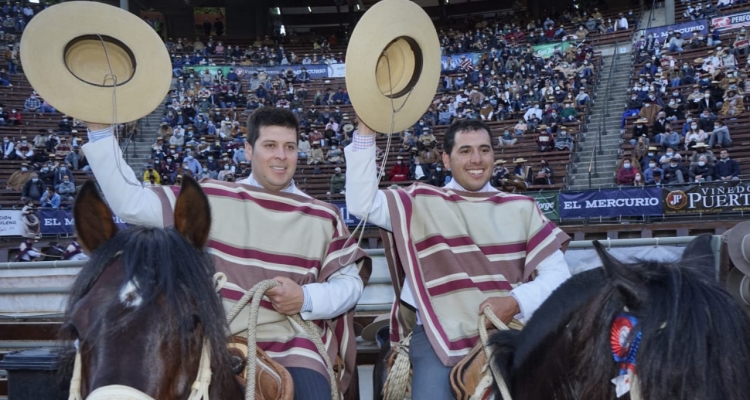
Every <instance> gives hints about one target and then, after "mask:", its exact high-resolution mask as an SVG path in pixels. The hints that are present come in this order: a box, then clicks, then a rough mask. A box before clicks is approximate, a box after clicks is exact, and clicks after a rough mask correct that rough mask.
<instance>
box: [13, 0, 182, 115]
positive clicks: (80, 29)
mask: <svg viewBox="0 0 750 400" xmlns="http://www.w3.org/2000/svg"><path fill="white" fill-rule="evenodd" d="M92 16H93V17H92ZM21 63H22V64H23V70H24V74H25V75H26V78H28V80H29V82H31V85H32V86H33V87H34V90H36V91H37V92H39V94H40V95H41V97H43V98H44V99H45V100H46V101H48V102H49V103H50V104H51V105H52V106H53V107H55V108H56V109H57V110H58V111H61V112H63V113H65V114H68V115H71V116H73V117H75V118H77V119H80V120H83V121H87V122H96V123H102V124H111V123H113V122H114V120H115V112H116V118H117V122H118V123H121V122H130V121H135V120H137V119H139V118H141V117H143V116H145V115H148V114H149V113H151V112H152V111H154V109H156V107H158V106H159V105H160V104H161V102H162V100H164V97H165V96H166V95H167V92H168V91H169V86H170V84H171V79H172V64H171V62H170V59H169V53H168V52H167V50H166V47H164V43H163V42H162V41H161V39H160V38H159V35H158V34H157V33H156V32H155V31H154V29H153V28H151V27H150V26H149V25H148V24H146V23H145V22H144V21H142V20H141V19H140V18H138V17H137V16H136V15H134V14H131V13H129V12H127V11H125V10H122V9H120V8H117V7H113V6H109V5H106V4H102V3H95V2H90V1H70V2H65V3H60V4H57V5H54V6H52V7H49V8H48V9H46V10H44V11H42V12H41V13H39V14H38V15H36V16H35V17H34V19H32V20H31V21H30V22H29V25H28V26H27V27H26V30H25V31H24V34H23V36H22V37H21ZM115 82H116V90H115ZM115 107H116V110H115Z"/></svg>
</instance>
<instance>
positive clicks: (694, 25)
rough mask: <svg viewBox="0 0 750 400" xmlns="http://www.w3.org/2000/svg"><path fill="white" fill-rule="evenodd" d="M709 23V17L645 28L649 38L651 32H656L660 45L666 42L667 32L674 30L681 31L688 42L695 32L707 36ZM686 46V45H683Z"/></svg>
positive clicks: (646, 35) (655, 35)
mask: <svg viewBox="0 0 750 400" xmlns="http://www.w3.org/2000/svg"><path fill="white" fill-rule="evenodd" d="M708 24H709V21H708V20H707V19H696V20H694V21H687V22H683V23H680V24H673V25H664V26H657V27H655V28H649V29H646V30H645V37H646V38H648V35H649V34H650V33H653V34H654V37H655V38H656V39H657V40H658V41H659V45H660V46H661V45H663V44H664V40H665V39H666V38H667V32H669V31H674V32H680V33H681V34H682V38H683V39H685V42H687V40H688V39H690V38H691V37H693V32H698V34H699V35H701V36H703V37H706V35H707V34H708ZM635 38H636V40H637V38H638V35H636V36H635ZM683 47H685V45H683Z"/></svg>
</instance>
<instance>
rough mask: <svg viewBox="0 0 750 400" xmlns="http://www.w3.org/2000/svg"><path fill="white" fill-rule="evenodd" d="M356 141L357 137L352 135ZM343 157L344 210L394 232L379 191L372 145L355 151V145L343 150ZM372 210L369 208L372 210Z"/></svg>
mask: <svg viewBox="0 0 750 400" xmlns="http://www.w3.org/2000/svg"><path fill="white" fill-rule="evenodd" d="M354 137H355V140H356V137H357V135H356V134H355V136H354ZM344 154H345V156H346V193H345V195H346V208H347V210H348V211H349V212H350V213H352V214H353V215H355V216H357V217H358V218H360V219H364V217H365V215H366V214H368V211H369V215H368V216H367V222H368V223H371V224H374V225H377V226H379V227H381V228H383V229H385V230H387V231H393V227H392V226H391V214H390V212H389V210H388V201H387V200H386V198H385V194H384V193H383V192H381V191H380V190H378V178H377V174H376V173H377V167H376V165H375V145H374V144H373V145H372V146H370V147H368V148H367V149H364V150H355V149H354V143H352V144H350V145H349V146H346V148H344ZM371 206H372V207H371Z"/></svg>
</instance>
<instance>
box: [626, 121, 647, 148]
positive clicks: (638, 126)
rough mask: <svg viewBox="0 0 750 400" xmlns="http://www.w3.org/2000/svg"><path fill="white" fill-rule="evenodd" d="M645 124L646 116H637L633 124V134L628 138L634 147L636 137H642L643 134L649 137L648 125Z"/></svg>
mask: <svg viewBox="0 0 750 400" xmlns="http://www.w3.org/2000/svg"><path fill="white" fill-rule="evenodd" d="M646 124H648V120H647V119H646V118H638V119H637V120H636V121H635V125H634V126H633V134H632V136H631V138H630V145H631V146H633V147H635V145H636V143H637V141H638V138H640V137H642V136H644V135H645V136H646V137H647V138H648V137H649V132H648V126H647V125H646Z"/></svg>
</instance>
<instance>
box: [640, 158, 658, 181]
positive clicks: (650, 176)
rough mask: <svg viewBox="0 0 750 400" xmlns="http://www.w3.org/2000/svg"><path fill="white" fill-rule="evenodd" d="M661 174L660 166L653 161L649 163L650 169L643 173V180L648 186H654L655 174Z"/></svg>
mask: <svg viewBox="0 0 750 400" xmlns="http://www.w3.org/2000/svg"><path fill="white" fill-rule="evenodd" d="M657 171H658V172H659V173H660V174H661V172H662V169H661V168H659V166H658V164H657V163H656V160H655V159H651V160H649V162H648V168H646V169H645V170H644V171H643V180H644V183H645V184H647V185H653V184H654V173H655V172H657Z"/></svg>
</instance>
